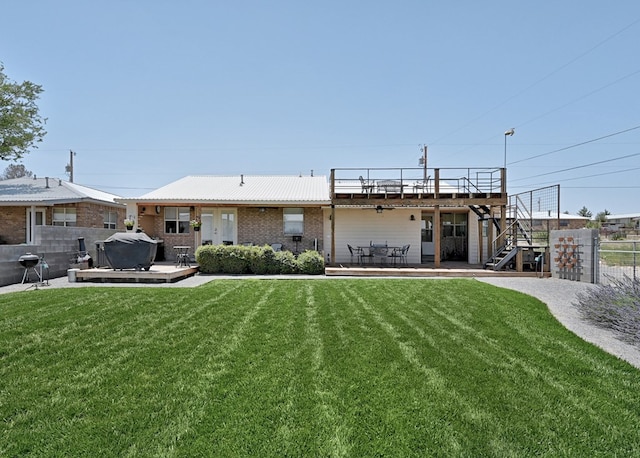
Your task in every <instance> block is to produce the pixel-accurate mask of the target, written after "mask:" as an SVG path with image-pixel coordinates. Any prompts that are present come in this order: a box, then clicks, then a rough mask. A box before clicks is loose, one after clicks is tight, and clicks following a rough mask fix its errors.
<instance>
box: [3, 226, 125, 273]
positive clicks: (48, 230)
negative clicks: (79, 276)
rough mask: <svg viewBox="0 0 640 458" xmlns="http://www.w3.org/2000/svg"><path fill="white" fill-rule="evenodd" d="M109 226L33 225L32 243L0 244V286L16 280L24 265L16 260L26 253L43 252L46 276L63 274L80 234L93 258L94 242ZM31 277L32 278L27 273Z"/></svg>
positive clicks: (108, 232)
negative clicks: (33, 243)
mask: <svg viewBox="0 0 640 458" xmlns="http://www.w3.org/2000/svg"><path fill="white" fill-rule="evenodd" d="M115 232H117V231H115V230H113V229H101V228H86V227H60V226H37V227H36V233H35V235H36V240H37V242H38V243H37V244H35V245H26V244H17V245H0V286H4V285H11V284H15V283H20V282H21V281H22V276H23V274H24V268H23V267H22V266H21V265H20V262H19V261H18V259H19V258H20V256H22V255H23V254H26V253H32V254H36V255H38V256H42V255H44V257H45V260H46V262H47V264H48V265H49V278H56V277H62V276H65V275H67V269H68V268H69V264H70V261H71V259H72V257H73V256H74V255H75V254H77V251H78V248H79V243H78V238H79V237H84V239H85V247H86V249H87V251H88V252H89V254H90V255H91V257H92V258H93V259H97V253H96V242H97V241H102V240H105V239H107V238H108V237H109V236H111V235H112V234H114V233H115ZM31 277H32V279H33V278H35V276H34V275H33V274H31Z"/></svg>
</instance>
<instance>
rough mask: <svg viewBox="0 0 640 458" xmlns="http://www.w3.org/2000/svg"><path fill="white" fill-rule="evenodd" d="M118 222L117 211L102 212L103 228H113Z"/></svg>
mask: <svg viewBox="0 0 640 458" xmlns="http://www.w3.org/2000/svg"><path fill="white" fill-rule="evenodd" d="M117 224H118V212H110V211H105V212H104V228H105V229H115V228H116V225H117Z"/></svg>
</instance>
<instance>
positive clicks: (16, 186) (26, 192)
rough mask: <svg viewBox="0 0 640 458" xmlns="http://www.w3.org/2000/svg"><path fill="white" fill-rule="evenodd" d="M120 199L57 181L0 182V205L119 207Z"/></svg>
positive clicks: (31, 179)
mask: <svg viewBox="0 0 640 458" xmlns="http://www.w3.org/2000/svg"><path fill="white" fill-rule="evenodd" d="M117 198H119V196H117V195H115V194H109V193H107V192H103V191H98V190H97V189H93V188H88V187H86V186H82V185H79V184H76V183H70V182H68V181H63V180H60V179H58V178H33V177H22V178H12V179H10V180H0V206H26V205H45V206H47V205H54V204H65V203H75V202H81V201H92V202H95V203H100V204H103V205H112V206H118V207H120V206H121V204H119V203H117V202H116V199H117Z"/></svg>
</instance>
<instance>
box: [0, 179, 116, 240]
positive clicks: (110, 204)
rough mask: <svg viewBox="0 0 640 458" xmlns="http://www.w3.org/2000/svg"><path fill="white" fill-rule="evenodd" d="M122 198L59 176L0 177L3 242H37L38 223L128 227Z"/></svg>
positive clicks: (92, 226)
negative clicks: (120, 199) (6, 178)
mask: <svg viewBox="0 0 640 458" xmlns="http://www.w3.org/2000/svg"><path fill="white" fill-rule="evenodd" d="M118 197H119V196H117V195H114V194H110V193H106V192H103V191H99V190H97V189H92V188H89V187H86V186H82V185H79V184H76V183H70V182H68V181H64V180H61V179H57V178H48V177H45V178H37V177H35V176H34V177H22V178H13V179H9V180H0V218H1V219H2V223H3V224H2V226H1V227H0V240H1V243H4V244H11V245H17V244H27V245H31V244H34V243H36V240H35V227H36V226H63V227H87V228H106V229H120V230H124V219H125V206H124V205H123V204H121V203H118V202H116V199H117V198H118Z"/></svg>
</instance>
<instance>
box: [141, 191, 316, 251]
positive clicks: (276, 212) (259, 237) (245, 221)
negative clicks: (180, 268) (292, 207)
mask: <svg viewBox="0 0 640 458" xmlns="http://www.w3.org/2000/svg"><path fill="white" fill-rule="evenodd" d="M181 206H184V207H188V206H190V205H189V204H188V203H185V204H183V205H181ZM150 207H152V208H153V211H149V208H150ZM141 208H142V206H138V215H137V218H138V228H139V229H141V230H142V231H144V233H145V234H147V235H148V236H149V237H152V238H157V239H159V240H162V241H163V245H162V247H163V249H164V254H165V257H166V259H167V260H170V261H175V252H174V249H173V247H174V246H178V245H184V246H190V247H191V251H190V253H191V254H192V255H193V253H195V249H196V248H197V247H196V246H195V244H196V241H195V240H196V237H195V235H194V232H193V229H191V230H190V232H189V233H187V234H165V232H164V207H161V209H160V213H159V214H156V213H155V205H154V206H149V205H145V209H146V211H145V212H144V213H143V212H142V210H141ZM206 208H211V207H210V206H207V207H206ZM236 211H237V231H238V235H237V237H238V240H237V242H238V243H239V244H243V243H253V244H254V245H271V244H272V243H281V244H282V246H283V249H285V250H290V251H295V250H296V243H295V242H293V241H292V239H291V236H285V235H284V221H283V211H282V208H273V207H269V208H266V209H265V211H264V212H261V211H260V208H259V207H236ZM201 213H202V212H201V208H200V207H198V206H194V210H191V214H190V219H193V218H195V217H196V215H200V214H201ZM322 236H323V221H322V209H321V208H319V207H306V208H305V209H304V234H303V236H302V241H300V242H298V244H297V245H298V246H297V251H298V252H302V251H304V250H313V249H314V240H315V239H316V238H317V239H318V250H319V251H321V250H322Z"/></svg>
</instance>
